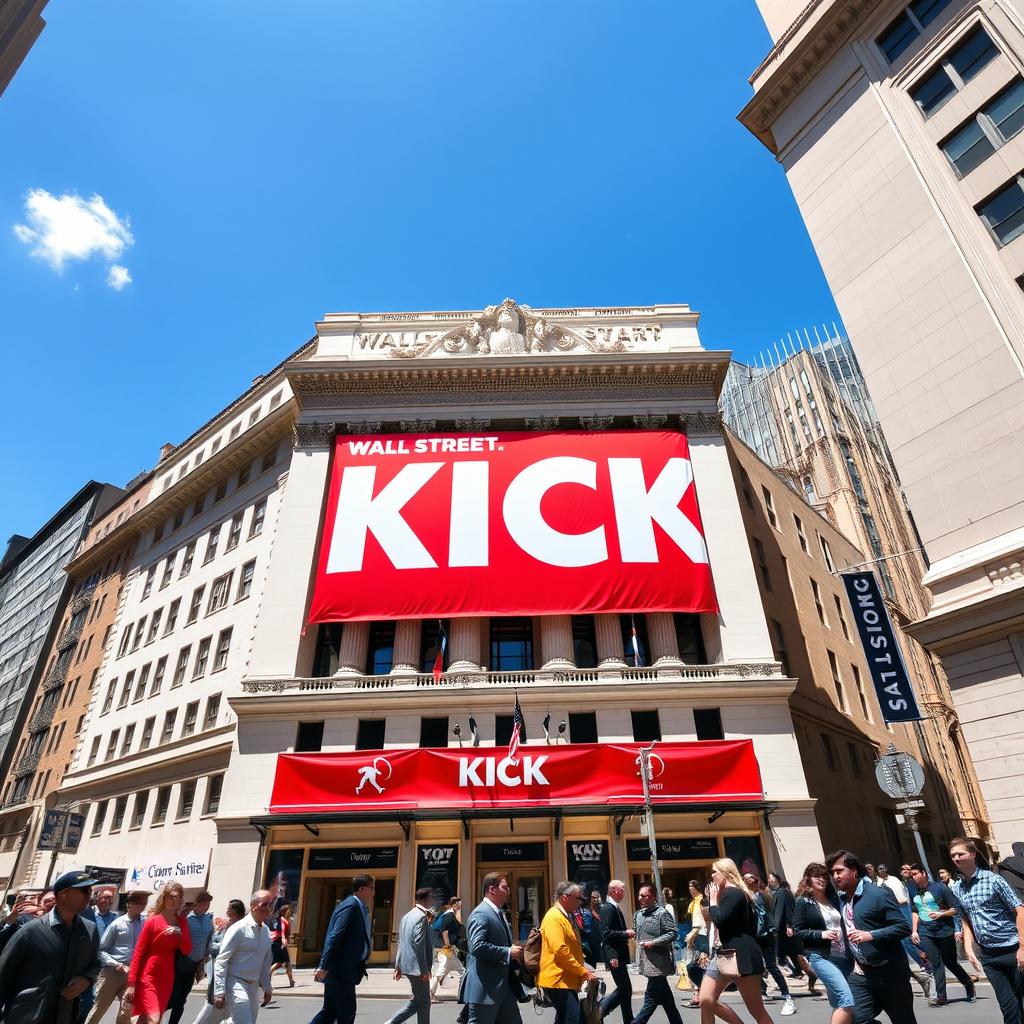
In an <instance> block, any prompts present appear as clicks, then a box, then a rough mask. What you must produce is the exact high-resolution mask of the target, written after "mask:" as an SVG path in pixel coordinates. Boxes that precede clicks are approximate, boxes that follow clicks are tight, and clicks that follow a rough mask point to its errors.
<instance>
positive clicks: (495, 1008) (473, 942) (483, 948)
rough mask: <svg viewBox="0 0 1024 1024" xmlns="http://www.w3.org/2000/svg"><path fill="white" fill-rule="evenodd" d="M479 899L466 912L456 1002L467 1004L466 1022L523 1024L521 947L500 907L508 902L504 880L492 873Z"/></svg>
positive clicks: (485, 882)
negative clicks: (464, 948) (464, 946)
mask: <svg viewBox="0 0 1024 1024" xmlns="http://www.w3.org/2000/svg"><path fill="white" fill-rule="evenodd" d="M481 889H482V890H483V899H482V900H481V901H480V903H479V905H478V906H477V907H476V909H475V910H474V911H473V913H472V914H470V915H469V921H468V922H467V924H466V936H467V941H468V943H469V955H468V958H467V961H466V973H465V974H464V975H463V976H462V984H461V985H460V986H459V1002H460V1003H466V1004H467V1005H468V1006H469V1024H523V1018H522V1017H521V1016H520V1014H519V999H520V997H521V996H522V994H523V988H522V985H521V984H520V982H519V972H518V967H517V965H518V964H521V963H522V960H523V947H522V946H518V945H516V944H515V943H514V942H513V941H512V932H511V930H510V929H509V926H508V921H507V920H506V919H505V914H504V912H503V910H502V907H504V906H505V904H506V903H507V902H508V897H509V887H508V879H507V878H506V877H505V876H504V875H502V874H498V873H495V872H492V873H491V874H488V875H485V876H484V879H483V882H482V883H481Z"/></svg>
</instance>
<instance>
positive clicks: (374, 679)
mask: <svg viewBox="0 0 1024 1024" xmlns="http://www.w3.org/2000/svg"><path fill="white" fill-rule="evenodd" d="M778 678H782V668H781V666H780V665H779V663H778V662H774V661H768V662H743V663H735V662H732V663H726V664H720V665H682V664H678V663H675V664H669V665H653V666H651V667H649V668H622V667H617V668H616V667H609V668H576V669H564V670H558V671H552V672H545V671H543V670H541V669H538V670H536V671H523V672H446V673H445V674H444V675H443V676H441V678H440V680H435V679H434V676H433V674H432V673H430V672H416V673H408V674H398V673H396V674H395V675H377V676H363V675H342V676H326V677H323V678H316V679H303V678H290V679H253V680H246V681H244V682H243V683H242V692H243V693H252V694H257V693H258V694H294V693H317V692H324V691H328V690H334V691H339V690H342V691H359V690H420V689H437V690H461V689H470V688H485V689H489V688H491V687H495V688H497V687H503V688H520V689H529V688H530V687H533V686H602V685H606V684H608V683H629V684H644V683H655V682H670V683H688V682H709V681H711V682H713V681H715V680H722V681H725V680H729V681H735V680H736V679H778Z"/></svg>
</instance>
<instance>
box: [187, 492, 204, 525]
mask: <svg viewBox="0 0 1024 1024" xmlns="http://www.w3.org/2000/svg"><path fill="white" fill-rule="evenodd" d="M205 505H206V495H205V494H204V495H203V496H202V497H201V498H196V502H195V504H194V505H193V506H192V512H191V514H190V515H189V519H195V518H196V516H198V515H201V514H202V511H203V507H204V506H205Z"/></svg>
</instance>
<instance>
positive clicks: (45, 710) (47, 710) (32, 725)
mask: <svg viewBox="0 0 1024 1024" xmlns="http://www.w3.org/2000/svg"><path fill="white" fill-rule="evenodd" d="M56 710H57V704H56V702H51V701H43V703H42V704H40V705H39V708H38V710H37V711H36V713H35V714H34V715H33V716H32V717H31V718H30V719H29V721H28V731H29V732H42V731H43V729H46V728H48V727H49V725H50V723H51V722H52V721H53V716H54V713H55V712H56Z"/></svg>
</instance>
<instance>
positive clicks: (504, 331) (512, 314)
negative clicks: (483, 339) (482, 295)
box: [488, 299, 526, 355]
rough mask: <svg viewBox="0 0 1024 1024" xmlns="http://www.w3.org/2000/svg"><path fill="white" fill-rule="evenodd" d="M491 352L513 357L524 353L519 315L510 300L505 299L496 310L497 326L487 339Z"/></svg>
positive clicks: (524, 344)
mask: <svg viewBox="0 0 1024 1024" xmlns="http://www.w3.org/2000/svg"><path fill="white" fill-rule="evenodd" d="M488 343H489V345H490V350H491V352H494V353H495V354H497V355H513V354H516V353H519V352H525V351H526V342H525V341H524V339H523V336H522V334H521V333H520V331H519V314H518V313H517V312H516V308H515V304H514V303H513V302H512V300H511V299H506V300H505V301H504V302H503V303H502V304H501V307H500V308H499V310H498V326H497V327H496V328H495V329H494V330H493V331H491V334H490V337H489V338H488Z"/></svg>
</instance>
